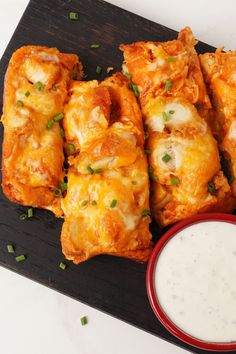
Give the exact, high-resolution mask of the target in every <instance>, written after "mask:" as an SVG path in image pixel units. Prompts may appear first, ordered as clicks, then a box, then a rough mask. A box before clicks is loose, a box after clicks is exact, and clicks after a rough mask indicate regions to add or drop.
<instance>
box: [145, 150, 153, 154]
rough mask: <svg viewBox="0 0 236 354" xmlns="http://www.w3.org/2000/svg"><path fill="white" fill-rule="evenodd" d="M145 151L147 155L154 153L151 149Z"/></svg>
mask: <svg viewBox="0 0 236 354" xmlns="http://www.w3.org/2000/svg"><path fill="white" fill-rule="evenodd" d="M144 153H145V154H146V155H150V154H151V153H152V151H151V150H148V149H146V150H144Z"/></svg>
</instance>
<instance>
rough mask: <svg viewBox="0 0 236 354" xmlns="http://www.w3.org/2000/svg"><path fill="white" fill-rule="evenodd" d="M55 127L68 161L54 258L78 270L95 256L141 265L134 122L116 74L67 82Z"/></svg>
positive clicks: (142, 188) (143, 175) (146, 235)
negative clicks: (67, 148) (68, 148)
mask: <svg viewBox="0 0 236 354" xmlns="http://www.w3.org/2000/svg"><path fill="white" fill-rule="evenodd" d="M70 93H71V97H70V100H69V102H68V105H67V106H66V108H65V118H64V121H63V124H64V128H65V133H66V138H67V139H68V144H73V146H74V147H75V148H74V149H73V154H71V155H70V157H69V165H70V167H69V171H68V188H67V195H66V197H65V198H64V199H63V201H62V208H63V211H64V215H65V222H64V224H63V228H62V234H61V242H62V250H63V253H64V255H65V256H66V258H67V259H70V260H73V262H74V263H80V262H82V261H85V260H87V259H88V258H91V257H93V256H96V255H99V254H111V255H117V256H121V257H127V258H130V259H133V260H136V261H140V262H144V261H146V260H147V259H148V256H149V254H150V252H151V249H152V244H151V234H150V232H149V223H150V216H149V179H148V173H147V161H146V156H145V154H144V152H143V142H144V132H143V127H142V117H141V112H140V110H139V107H138V104H137V102H136V99H135V97H134V95H133V93H132V92H131V91H130V90H129V89H128V87H127V80H126V79H125V78H124V77H123V75H121V74H116V75H114V76H113V77H111V78H109V79H106V80H105V81H103V82H102V83H98V82H97V81H91V82H74V83H72V84H71V91H70Z"/></svg>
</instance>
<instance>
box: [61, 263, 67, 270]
mask: <svg viewBox="0 0 236 354" xmlns="http://www.w3.org/2000/svg"><path fill="white" fill-rule="evenodd" d="M59 267H60V268H61V269H62V270H65V269H66V267H67V265H66V264H65V263H63V262H61V263H60V264H59Z"/></svg>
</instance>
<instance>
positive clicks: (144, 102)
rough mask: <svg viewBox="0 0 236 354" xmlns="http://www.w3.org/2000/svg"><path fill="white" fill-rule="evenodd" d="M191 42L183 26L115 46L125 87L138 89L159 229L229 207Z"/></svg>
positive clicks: (227, 190)
mask: <svg viewBox="0 0 236 354" xmlns="http://www.w3.org/2000/svg"><path fill="white" fill-rule="evenodd" d="M195 44H196V40H195V39H194V37H193V35H192V32H191V30H190V28H188V27H187V28H185V29H183V30H182V31H181V32H180V33H179V36H178V39H177V40H174V41H170V42H165V43H159V42H147V43H145V42H138V43H133V44H130V45H121V46H120V49H121V50H122V51H123V52H124V65H123V70H124V72H125V73H126V76H127V77H130V78H131V80H132V81H131V82H130V87H132V88H133V89H134V91H135V92H136V95H137V92H139V100H140V104H141V108H142V113H143V119H144V123H145V127H146V134H147V136H148V138H147V149H148V150H150V151H149V152H150V154H149V155H148V156H149V164H150V166H149V173H150V177H151V179H152V180H153V182H152V186H151V209H152V213H153V215H154V217H155V219H156V221H157V222H158V224H159V225H160V226H161V227H164V226H166V225H169V224H172V223H174V222H176V221H179V220H181V219H184V218H186V217H188V216H191V215H194V214H197V213H200V212H203V211H204V212H205V211H208V212H209V211H216V210H217V211H225V212H230V211H231V210H232V207H233V201H232V196H231V192H230V187H229V185H228V183H227V180H226V178H225V177H224V175H223V173H222V172H221V166H220V159H219V153H218V149H217V144H216V141H215V140H214V138H213V136H212V133H211V131H210V128H209V126H208V124H209V125H210V115H209V110H210V109H211V103H210V100H209V97H208V95H207V92H206V88H205V85H204V81H203V76H202V72H201V68H200V64H199V60H198V56H197V54H196V52H195V49H194V45H195ZM207 123H208V124H207Z"/></svg>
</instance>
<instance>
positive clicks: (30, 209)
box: [27, 208, 34, 218]
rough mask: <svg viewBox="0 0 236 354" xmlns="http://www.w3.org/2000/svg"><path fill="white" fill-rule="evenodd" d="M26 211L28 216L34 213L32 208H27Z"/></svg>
mask: <svg viewBox="0 0 236 354" xmlns="http://www.w3.org/2000/svg"><path fill="white" fill-rule="evenodd" d="M27 213H28V218H32V217H33V215H34V211H33V208H29V209H28V211H27Z"/></svg>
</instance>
